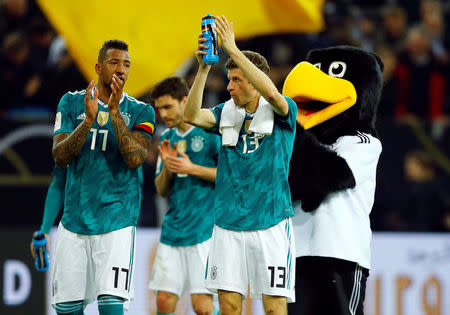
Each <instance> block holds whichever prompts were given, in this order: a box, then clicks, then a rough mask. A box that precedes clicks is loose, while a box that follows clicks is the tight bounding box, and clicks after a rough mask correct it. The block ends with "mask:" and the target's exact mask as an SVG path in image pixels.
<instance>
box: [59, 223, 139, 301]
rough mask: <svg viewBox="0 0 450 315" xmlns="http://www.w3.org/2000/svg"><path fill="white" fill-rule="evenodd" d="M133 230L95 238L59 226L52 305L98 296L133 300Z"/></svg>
mask: <svg viewBox="0 0 450 315" xmlns="http://www.w3.org/2000/svg"><path fill="white" fill-rule="evenodd" d="M135 236H136V228H135V227H134V226H128V227H125V228H123V229H120V230H117V231H112V232H108V233H104V234H97V235H82V234H77V233H73V232H71V231H69V230H67V229H65V228H64V226H63V225H62V224H61V223H60V224H59V226H58V234H57V238H56V247H55V258H54V261H55V262H54V264H53V279H52V284H53V285H52V289H53V298H52V304H56V303H62V302H70V301H80V300H83V301H84V304H88V303H90V302H92V301H93V300H95V299H96V298H97V297H98V296H99V295H114V296H118V297H122V298H124V299H125V300H130V299H132V297H133V286H132V279H133V269H134V242H135Z"/></svg>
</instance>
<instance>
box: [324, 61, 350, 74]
mask: <svg viewBox="0 0 450 315" xmlns="http://www.w3.org/2000/svg"><path fill="white" fill-rule="evenodd" d="M345 70H347V64H346V63H345V62H342V61H333V62H332V63H331V65H330V68H329V69H328V74H329V75H330V76H332V77H337V78H342V77H343V76H344V74H345Z"/></svg>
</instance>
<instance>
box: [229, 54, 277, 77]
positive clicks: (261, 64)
mask: <svg viewBox="0 0 450 315" xmlns="http://www.w3.org/2000/svg"><path fill="white" fill-rule="evenodd" d="M242 53H243V54H244V56H245V57H247V59H248V60H250V61H251V62H252V63H253V64H254V65H255V66H256V67H257V68H258V69H259V70H261V71H262V72H264V73H265V74H266V75H269V72H270V67H269V63H268V62H267V60H266V58H264V56H263V55H261V54H258V53H257V52H255V51H251V50H244V51H242ZM225 67H226V68H227V69H228V70H230V69H235V68H239V67H238V66H237V64H236V63H235V62H234V60H233V59H231V58H228V60H227V62H226V63H225Z"/></svg>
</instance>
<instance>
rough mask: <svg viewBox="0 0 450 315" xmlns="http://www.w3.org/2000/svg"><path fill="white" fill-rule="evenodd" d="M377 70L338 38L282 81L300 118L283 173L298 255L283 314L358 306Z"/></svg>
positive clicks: (364, 267) (351, 311)
mask: <svg viewBox="0 0 450 315" xmlns="http://www.w3.org/2000/svg"><path fill="white" fill-rule="evenodd" d="M382 71H383V63H382V62H381V60H380V58H379V57H378V56H376V55H375V54H373V53H369V52H366V51H364V50H361V49H359V48H356V47H350V46H337V47H330V48H325V49H317V50H311V51H310V52H309V53H308V55H307V58H306V61H304V62H301V63H299V64H298V65H297V66H295V68H294V69H293V70H292V71H291V72H290V73H289V75H288V76H287V78H286V81H285V83H284V86H283V94H284V95H286V96H289V97H290V98H292V99H293V100H294V101H295V102H296V103H297V106H298V116H297V121H298V123H299V126H298V128H297V135H296V140H295V143H294V150H293V153H292V159H291V166H290V175H289V176H290V179H289V181H290V186H291V194H292V200H293V201H294V208H295V216H294V218H293V224H294V234H295V242H296V256H297V259H296V303H294V304H290V305H289V314H293V315H294V314H296V315H319V314H320V315H324V314H327V315H344V314H345V315H355V314H358V315H360V314H363V302H364V297H365V286H366V280H367V277H368V275H369V269H370V240H371V236H372V232H371V229H370V219H369V214H370V211H371V209H372V206H373V202H374V195H375V177H376V168H377V163H378V158H379V156H380V153H381V143H380V141H379V140H378V138H377V132H376V130H375V118H376V111H377V107H378V103H379V100H380V96H381V91H382V85H383V79H382V74H381V73H382Z"/></svg>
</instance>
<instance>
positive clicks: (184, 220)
mask: <svg viewBox="0 0 450 315" xmlns="http://www.w3.org/2000/svg"><path fill="white" fill-rule="evenodd" d="M187 95H188V87H187V85H186V82H185V81H184V80H183V79H181V78H179V77H169V78H166V79H164V80H162V81H160V82H159V83H158V84H157V85H156V86H155V88H154V90H153V92H152V97H153V99H154V103H155V106H156V107H157V108H158V110H159V113H160V115H161V118H162V119H163V120H164V122H165V124H166V126H167V127H168V129H167V130H166V131H164V132H163V134H162V136H161V140H162V143H161V146H160V147H159V151H160V156H159V157H158V164H157V168H156V177H155V186H156V190H157V192H158V194H160V195H161V196H163V197H168V198H169V210H168V212H167V214H166V215H165V217H164V221H163V225H162V231H161V239H160V244H159V247H158V251H157V254H156V258H155V262H154V265H153V274H152V278H151V280H150V284H149V288H150V289H152V290H155V291H156V294H157V299H156V302H157V303H156V304H157V314H158V315H169V314H170V315H174V314H175V307H176V304H177V301H178V299H179V298H180V297H181V296H182V295H183V293H184V291H185V290H186V289H188V288H189V290H190V293H191V300H192V306H193V308H194V311H195V313H197V314H199V315H210V314H212V313H213V312H214V310H213V305H212V295H211V293H210V292H209V291H208V290H207V289H206V287H205V283H204V280H205V270H206V259H207V256H208V250H209V243H210V238H211V234H212V230H213V227H214V219H215V216H214V182H215V179H216V166H217V156H218V153H219V147H220V138H219V137H218V136H217V135H214V134H211V133H207V132H205V131H204V130H203V129H200V128H197V127H194V126H192V125H189V124H187V123H185V122H184V120H183V113H184V108H185V105H186V98H187ZM172 146H173V148H172Z"/></svg>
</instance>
